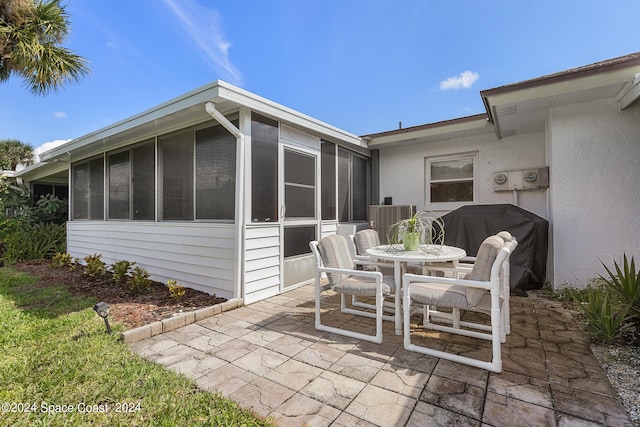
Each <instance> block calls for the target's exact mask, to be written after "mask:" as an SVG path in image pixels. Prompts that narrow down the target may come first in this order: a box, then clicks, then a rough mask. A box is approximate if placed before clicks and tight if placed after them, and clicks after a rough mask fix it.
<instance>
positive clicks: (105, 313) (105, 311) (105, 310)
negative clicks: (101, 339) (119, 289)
mask: <svg viewBox="0 0 640 427" xmlns="http://www.w3.org/2000/svg"><path fill="white" fill-rule="evenodd" d="M93 311H95V312H96V313H97V314H98V316H100V317H102V318H103V319H104V325H105V326H106V327H107V333H108V334H111V326H109V319H107V317H109V303H106V302H104V301H100V302H99V303H97V304H96V305H94V306H93Z"/></svg>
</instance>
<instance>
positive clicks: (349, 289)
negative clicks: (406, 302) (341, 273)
mask: <svg viewBox="0 0 640 427" xmlns="http://www.w3.org/2000/svg"><path fill="white" fill-rule="evenodd" d="M395 287H396V286H395V281H394V280H393V277H392V276H383V277H382V294H383V295H389V294H390V293H393V292H394V291H395ZM331 289H333V290H334V291H335V292H339V293H343V294H347V295H356V296H363V297H364V296H370V297H373V296H375V295H376V280H375V279H373V278H369V277H359V276H351V277H349V278H348V279H345V280H343V281H342V282H340V283H338V284H336V285H333V286H331Z"/></svg>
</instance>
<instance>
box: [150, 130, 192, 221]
mask: <svg viewBox="0 0 640 427" xmlns="http://www.w3.org/2000/svg"><path fill="white" fill-rule="evenodd" d="M193 146H194V133H193V131H188V132H181V133H177V134H172V135H167V136H163V137H160V138H158V166H159V167H160V171H159V172H160V174H159V177H158V187H159V188H158V193H159V194H160V195H161V197H162V199H161V200H162V201H161V207H160V208H159V216H160V218H159V219H161V220H193V192H194V189H193V163H194V162H193Z"/></svg>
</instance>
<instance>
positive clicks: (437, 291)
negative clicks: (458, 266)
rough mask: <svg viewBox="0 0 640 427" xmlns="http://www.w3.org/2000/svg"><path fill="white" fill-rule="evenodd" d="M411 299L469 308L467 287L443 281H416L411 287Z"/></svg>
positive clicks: (428, 303)
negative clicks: (443, 282) (446, 283)
mask: <svg viewBox="0 0 640 427" xmlns="http://www.w3.org/2000/svg"><path fill="white" fill-rule="evenodd" d="M409 295H410V296H411V301H413V302H417V303H419V304H426V305H436V306H437V305H441V306H443V307H452V308H463V309H464V308H468V307H469V302H468V301H467V294H466V288H465V287H464V286H459V285H445V284H442V283H428V282H414V283H412V284H411V287H410V288H409Z"/></svg>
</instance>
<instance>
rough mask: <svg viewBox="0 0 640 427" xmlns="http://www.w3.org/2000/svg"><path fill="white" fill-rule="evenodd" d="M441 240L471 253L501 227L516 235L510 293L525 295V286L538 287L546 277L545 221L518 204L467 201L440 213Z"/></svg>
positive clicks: (546, 226)
mask: <svg viewBox="0 0 640 427" xmlns="http://www.w3.org/2000/svg"><path fill="white" fill-rule="evenodd" d="M441 220H442V221H443V222H444V229H445V233H444V243H445V244H446V245H451V246H458V247H460V248H463V249H464V250H466V251H467V255H469V256H475V255H476V254H477V252H478V248H479V247H480V244H481V243H482V241H483V240H484V239H485V238H486V237H487V236H489V235H492V234H496V233H498V232H500V231H502V230H506V231H508V232H510V233H511V234H512V235H513V236H515V237H516V239H518V247H517V248H516V250H515V251H514V252H513V254H511V256H510V258H509V262H510V264H511V280H510V283H509V286H510V287H511V294H512V295H523V296H526V295H527V293H526V291H527V290H529V289H540V288H542V286H543V285H544V282H545V278H546V267H547V265H546V263H547V247H548V236H549V234H548V231H549V222H548V221H547V220H546V219H544V218H541V217H539V216H538V215H535V214H533V213H531V212H529V211H527V210H524V209H522V208H520V207H518V206H515V205H511V204H505V205H468V206H463V207H461V208H459V209H456V210H455V211H453V212H450V213H448V214H446V215H444V216H442V217H441Z"/></svg>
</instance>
